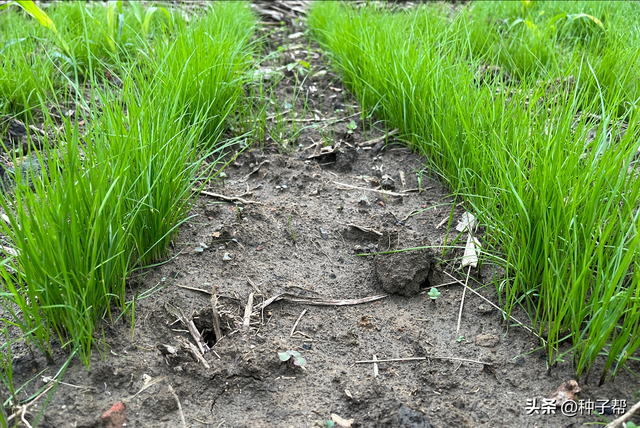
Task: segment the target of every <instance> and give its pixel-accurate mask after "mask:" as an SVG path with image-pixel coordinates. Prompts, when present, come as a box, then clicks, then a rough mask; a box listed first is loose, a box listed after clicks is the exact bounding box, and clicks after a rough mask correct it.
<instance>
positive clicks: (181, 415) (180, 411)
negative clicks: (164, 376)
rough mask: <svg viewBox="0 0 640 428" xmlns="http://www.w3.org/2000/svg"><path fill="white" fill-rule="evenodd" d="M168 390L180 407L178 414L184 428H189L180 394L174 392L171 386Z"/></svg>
mask: <svg viewBox="0 0 640 428" xmlns="http://www.w3.org/2000/svg"><path fill="white" fill-rule="evenodd" d="M167 388H168V389H169V392H170V393H171V395H173V399H174V400H176V404H177V405H178V413H180V420H181V421H182V428H187V421H186V420H185V419H184V413H183V412H182V405H181V404H180V399H179V398H178V394H176V392H175V391H174V390H173V387H172V386H171V385H168V386H167Z"/></svg>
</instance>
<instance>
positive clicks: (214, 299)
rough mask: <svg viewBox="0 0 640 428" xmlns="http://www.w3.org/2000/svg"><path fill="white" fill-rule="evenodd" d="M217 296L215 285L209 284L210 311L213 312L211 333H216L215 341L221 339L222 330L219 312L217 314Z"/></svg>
mask: <svg viewBox="0 0 640 428" xmlns="http://www.w3.org/2000/svg"><path fill="white" fill-rule="evenodd" d="M217 306H218V297H217V296H216V286H215V285H212V286H211V311H212V313H213V334H215V335H216V342H217V341H218V340H220V339H222V330H220V314H218V309H217V308H216V307H217Z"/></svg>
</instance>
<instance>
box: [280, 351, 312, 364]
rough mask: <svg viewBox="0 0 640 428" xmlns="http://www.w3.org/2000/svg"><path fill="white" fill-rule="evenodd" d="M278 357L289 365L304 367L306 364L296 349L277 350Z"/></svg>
mask: <svg viewBox="0 0 640 428" xmlns="http://www.w3.org/2000/svg"><path fill="white" fill-rule="evenodd" d="M278 357H279V358H280V361H282V362H284V363H289V365H290V366H298V367H304V366H305V365H307V361H306V360H305V359H304V358H302V356H301V355H300V352H298V351H285V352H278Z"/></svg>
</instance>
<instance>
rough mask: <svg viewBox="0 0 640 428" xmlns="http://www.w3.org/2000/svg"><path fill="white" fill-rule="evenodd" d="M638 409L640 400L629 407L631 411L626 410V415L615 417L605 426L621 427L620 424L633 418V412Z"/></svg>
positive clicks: (608, 427) (611, 427)
mask: <svg viewBox="0 0 640 428" xmlns="http://www.w3.org/2000/svg"><path fill="white" fill-rule="evenodd" d="M638 410H640V401H638V402H637V403H636V404H634V405H633V407H631V408H630V409H629V411H628V412H626V413H625V414H624V415H622V416H620V417H619V418H618V419H614V420H612V421H611V422H609V423H608V424H607V426H606V427H605V428H616V427H619V426H620V425H622V424H624V423H625V422H627V421H628V420H629V419H631V417H632V416H633V414H634V413H635V412H637V411H638Z"/></svg>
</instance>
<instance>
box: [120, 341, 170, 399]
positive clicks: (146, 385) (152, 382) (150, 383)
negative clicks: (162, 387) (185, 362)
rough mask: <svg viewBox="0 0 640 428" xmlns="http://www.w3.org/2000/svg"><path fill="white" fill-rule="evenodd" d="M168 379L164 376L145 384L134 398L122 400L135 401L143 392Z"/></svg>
mask: <svg viewBox="0 0 640 428" xmlns="http://www.w3.org/2000/svg"><path fill="white" fill-rule="evenodd" d="M164 346H167V345H164ZM166 378H167V377H166V376H162V377H159V378H156V379H154V380H152V381H151V382H149V383H147V384H145V385H144V386H143V387H142V388H141V389H140V391H138V392H136V393H135V394H134V395H133V396H132V397H129V398H125V399H124V400H122V401H125V402H126V401H131V400H133V399H134V398H135V397H136V396H137V395H138V394H140V393H141V392H142V391H144V390H145V389H148V388H151V387H152V386H153V385H155V384H157V383H160V382H162V381H163V380H165V379H166Z"/></svg>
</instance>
